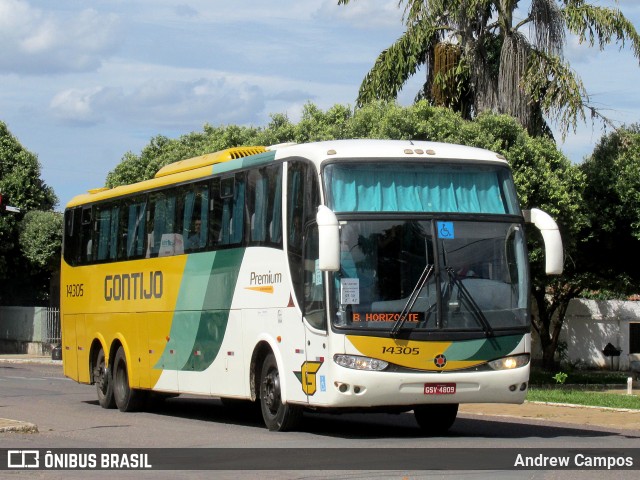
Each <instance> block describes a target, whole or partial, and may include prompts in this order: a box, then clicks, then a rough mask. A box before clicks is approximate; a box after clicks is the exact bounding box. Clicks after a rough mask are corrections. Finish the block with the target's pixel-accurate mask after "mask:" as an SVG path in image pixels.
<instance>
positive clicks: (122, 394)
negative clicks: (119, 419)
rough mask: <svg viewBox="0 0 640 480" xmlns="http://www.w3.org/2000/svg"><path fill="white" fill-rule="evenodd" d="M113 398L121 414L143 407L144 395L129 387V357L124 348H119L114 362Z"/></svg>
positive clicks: (140, 391)
mask: <svg viewBox="0 0 640 480" xmlns="http://www.w3.org/2000/svg"><path fill="white" fill-rule="evenodd" d="M112 375H113V396H114V399H115V402H116V405H117V407H118V409H119V410H120V411H121V412H133V411H136V410H138V409H140V407H141V406H142V403H143V401H144V393H145V392H143V391H142V390H136V389H134V388H131V387H130V386H129V373H128V372H127V357H126V355H125V354H124V348H122V347H120V348H118V351H117V353H116V357H115V360H114V361H113V373H112Z"/></svg>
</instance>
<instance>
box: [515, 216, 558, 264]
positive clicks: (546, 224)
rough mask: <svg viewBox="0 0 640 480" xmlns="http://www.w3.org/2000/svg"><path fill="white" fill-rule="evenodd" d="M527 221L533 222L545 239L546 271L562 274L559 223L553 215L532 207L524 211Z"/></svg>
mask: <svg viewBox="0 0 640 480" xmlns="http://www.w3.org/2000/svg"><path fill="white" fill-rule="evenodd" d="M522 213H523V214H524V219H525V221H526V222H527V223H533V224H534V225H535V226H536V227H537V228H538V230H540V233H542V239H543V240H544V251H545V252H544V255H545V271H546V273H547V275H560V274H561V273H562V268H563V263H564V258H563V252H562V238H560V230H559V229H558V224H556V222H555V221H554V220H553V218H551V216H550V215H549V214H548V213H546V212H543V211H542V210H539V209H537V208H532V209H531V210H525V211H523V212H522Z"/></svg>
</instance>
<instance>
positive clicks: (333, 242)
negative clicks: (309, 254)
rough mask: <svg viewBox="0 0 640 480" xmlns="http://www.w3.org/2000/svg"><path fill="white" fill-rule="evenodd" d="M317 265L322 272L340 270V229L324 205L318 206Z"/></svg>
mask: <svg viewBox="0 0 640 480" xmlns="http://www.w3.org/2000/svg"><path fill="white" fill-rule="evenodd" d="M316 221H317V223H318V237H319V238H318V250H319V259H318V267H319V268H320V270H321V271H323V272H337V271H338V270H340V230H339V226H338V219H337V217H336V214H335V213H333V211H332V210H331V209H329V208H327V207H325V206H324V205H320V206H319V207H318V213H317V214H316Z"/></svg>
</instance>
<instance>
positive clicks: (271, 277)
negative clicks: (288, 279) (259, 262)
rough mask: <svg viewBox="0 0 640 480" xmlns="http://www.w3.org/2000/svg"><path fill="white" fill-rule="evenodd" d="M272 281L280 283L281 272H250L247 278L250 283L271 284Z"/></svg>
mask: <svg viewBox="0 0 640 480" xmlns="http://www.w3.org/2000/svg"><path fill="white" fill-rule="evenodd" d="M274 283H282V274H281V273H271V271H269V273H256V272H251V277H250V278H249V284H250V285H273V284H274Z"/></svg>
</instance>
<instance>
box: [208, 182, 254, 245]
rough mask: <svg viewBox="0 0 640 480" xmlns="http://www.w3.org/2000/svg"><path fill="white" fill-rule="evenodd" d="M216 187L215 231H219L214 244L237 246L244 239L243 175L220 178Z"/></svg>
mask: <svg viewBox="0 0 640 480" xmlns="http://www.w3.org/2000/svg"><path fill="white" fill-rule="evenodd" d="M216 180H217V179H216ZM218 185H219V189H218V198H216V202H215V203H216V204H217V205H216V206H215V207H214V215H215V220H214V221H215V223H216V228H215V229H217V230H219V232H218V235H217V237H216V242H217V244H218V245H219V246H225V245H239V244H241V243H242V240H243V238H244V213H245V205H244V200H245V186H246V184H245V174H244V172H240V173H237V174H236V175H234V176H230V177H224V178H221V179H220V180H219V183H218Z"/></svg>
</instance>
